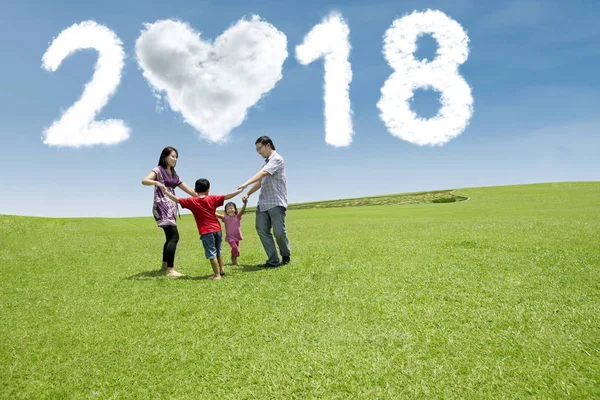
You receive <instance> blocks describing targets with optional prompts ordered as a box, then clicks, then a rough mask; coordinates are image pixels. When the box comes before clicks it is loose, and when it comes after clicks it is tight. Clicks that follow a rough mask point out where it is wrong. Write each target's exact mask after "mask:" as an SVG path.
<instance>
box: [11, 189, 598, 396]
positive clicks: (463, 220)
mask: <svg viewBox="0 0 600 400" xmlns="http://www.w3.org/2000/svg"><path fill="white" fill-rule="evenodd" d="M455 194H456V195H459V196H464V197H468V200H466V201H457V202H452V203H440V204H435V203H431V202H423V203H416V204H415V203H413V204H404V203H402V202H399V203H400V204H395V203H394V202H393V201H387V200H386V202H384V203H381V201H378V200H377V198H374V199H375V200H373V202H371V203H370V202H369V200H367V199H362V200H360V201H348V202H349V203H353V204H363V205H360V206H358V205H357V206H353V207H334V208H317V207H313V208H308V207H307V206H306V205H304V206H303V207H299V208H298V209H294V208H293V207H292V209H291V210H290V211H289V212H288V218H287V221H288V233H289V236H290V241H291V244H292V263H291V264H290V265H287V266H284V267H281V268H277V269H273V270H263V269H259V268H257V267H255V265H256V264H258V263H262V262H264V261H265V255H264V253H263V250H262V247H261V245H260V243H259V240H258V238H257V236H256V233H255V232H254V215H253V214H252V213H250V214H248V215H247V216H246V217H245V218H244V219H243V225H242V229H243V232H244V236H245V240H244V241H243V242H242V243H241V252H242V255H241V257H240V263H241V265H239V266H236V267H230V266H226V270H227V272H228V273H227V276H226V277H225V278H224V279H222V280H221V281H209V280H207V279H206V278H207V277H208V276H209V275H210V273H211V269H210V266H209V263H208V261H207V260H206V259H205V258H204V256H203V252H202V246H201V243H200V241H199V239H198V235H197V232H196V228H195V224H194V222H193V218H192V217H191V215H185V216H183V217H182V220H181V221H180V223H179V229H180V235H181V239H180V242H179V247H178V250H177V257H176V266H177V267H178V270H180V271H181V272H182V273H184V274H186V275H187V277H186V278H179V279H177V278H167V277H164V276H160V275H158V274H157V273H156V271H157V270H158V268H159V267H160V264H161V260H160V254H161V250H162V244H163V242H164V238H163V235H162V231H161V230H160V229H158V228H157V227H156V225H155V223H154V220H153V219H152V218H151V217H148V218H129V219H92V218H90V219H49V218H30V217H15V216H0V263H1V265H2V279H1V280H0V282H1V283H0V287H1V292H0V293H1V294H0V300H1V305H2V313H1V315H0V377H1V378H0V398H6V399H21V398H28V399H44V398H48V399H63V398H72V399H88V398H89V399H179V398H182V399H204V398H218V399H223V398H231V399H255V398H256V399H263V398H269V399H280V398H298V399H310V398H331V399H341V398H349V399H353V398H390V399H397V398H408V399H412V398H426V399H431V398H443V399H446V398H482V399H490V398H495V399H517V398H518V399H521V398H540V399H578V398H584V399H592V398H600V317H599V316H600V243H599V239H600V182H587V183H553V184H538V185H521V186H505V187H488V188H474V189H459V190H456V191H455ZM445 195H447V194H445ZM392 197H393V196H392ZM236 200H238V203H239V199H236ZM365 204H380V205H365ZM150 207H151V199H150V198H149V209H150ZM224 248H225V249H226V250H227V249H228V247H227V245H225V246H224Z"/></svg>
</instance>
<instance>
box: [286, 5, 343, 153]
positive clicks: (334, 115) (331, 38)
mask: <svg viewBox="0 0 600 400" xmlns="http://www.w3.org/2000/svg"><path fill="white" fill-rule="evenodd" d="M349 33H350V29H349V28H348V25H347V24H346V22H345V21H344V19H343V18H342V16H341V15H339V14H338V13H332V14H331V15H330V16H329V17H328V18H325V19H324V20H323V22H322V23H320V24H318V25H315V26H314V27H313V28H312V29H311V31H310V32H308V34H307V35H306V37H305V38H304V42H303V43H302V44H301V45H298V46H296V58H297V59H298V61H300V63H301V64H303V65H307V64H310V63H312V62H313V61H315V60H317V59H318V58H321V57H323V58H324V59H325V96H324V97H325V142H327V143H328V144H330V145H333V146H348V145H349V144H350V142H351V141H352V135H353V134H354V132H353V129H352V110H351V109H350V96H349V94H348V91H349V86H350V81H352V69H351V68H350V62H349V61H348V57H349V55H350V41H349V39H348V36H349Z"/></svg>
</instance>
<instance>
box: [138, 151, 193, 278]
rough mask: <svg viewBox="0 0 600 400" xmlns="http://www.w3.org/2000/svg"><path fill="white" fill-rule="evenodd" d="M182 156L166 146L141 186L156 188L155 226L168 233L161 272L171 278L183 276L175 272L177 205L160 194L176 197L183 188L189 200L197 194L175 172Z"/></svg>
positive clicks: (177, 236)
mask: <svg viewBox="0 0 600 400" xmlns="http://www.w3.org/2000/svg"><path fill="white" fill-rule="evenodd" d="M178 158H179V152H178V151H177V149H175V148H174V147H171V146H167V147H165V148H164V149H163V151H162V152H161V153H160V157H159V159H158V165H157V166H156V167H155V168H153V169H152V171H151V172H150V173H149V174H148V176H146V177H145V178H144V179H142V185H145V186H155V188H154V204H153V206H152V214H153V215H154V219H155V220H156V224H157V225H158V226H159V227H160V228H162V229H163V230H164V232H165V239H166V241H165V244H164V246H163V255H162V268H161V271H162V272H166V273H167V275H168V276H183V274H180V273H179V272H177V271H175V268H174V265H173V264H174V262H175V250H177V242H179V232H178V231H177V220H176V217H177V213H178V211H179V210H178V208H177V203H175V202H173V201H172V200H171V199H169V198H168V197H167V196H166V195H165V194H164V193H163V191H162V190H161V188H162V187H165V188H166V189H167V190H168V191H169V192H170V193H172V194H173V195H174V194H175V187H178V188H180V189H181V190H183V191H184V192H186V193H187V194H189V195H190V196H194V197H195V196H197V194H196V193H195V192H194V191H193V190H192V189H191V188H189V187H188V186H187V185H186V184H185V183H183V182H182V181H181V179H179V176H178V175H177V173H176V172H175V165H177V159H178Z"/></svg>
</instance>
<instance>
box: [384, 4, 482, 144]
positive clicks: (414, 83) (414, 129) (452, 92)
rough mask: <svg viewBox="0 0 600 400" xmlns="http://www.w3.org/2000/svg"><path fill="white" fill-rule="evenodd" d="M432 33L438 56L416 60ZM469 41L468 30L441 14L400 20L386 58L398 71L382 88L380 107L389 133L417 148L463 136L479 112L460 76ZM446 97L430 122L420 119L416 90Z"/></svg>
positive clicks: (387, 40)
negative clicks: (420, 43) (414, 104)
mask: <svg viewBox="0 0 600 400" xmlns="http://www.w3.org/2000/svg"><path fill="white" fill-rule="evenodd" d="M425 33H430V34H431V35H432V36H433V37H434V39H436V41H437V42H438V50H437V54H436V57H435V58H434V59H433V60H431V61H428V60H426V59H425V60H423V61H418V60H416V59H415V57H414V53H415V51H416V49H417V46H416V41H417V38H418V37H419V35H421V34H425ZM468 42H469V38H468V36H467V34H466V33H465V31H464V30H463V28H462V26H461V25H460V24H459V23H458V22H456V21H454V20H453V19H451V18H449V17H448V16H446V14H444V13H443V12H441V11H437V10H436V11H433V10H427V11H425V12H413V13H412V14H410V15H407V16H405V17H402V18H400V19H397V20H396V21H394V23H393V24H392V26H391V27H390V28H389V29H388V30H387V31H386V33H385V37H384V55H385V59H386V60H387V61H388V63H389V64H390V66H391V67H392V68H393V70H394V73H393V74H392V75H391V76H390V77H389V78H388V79H387V80H386V81H385V83H384V85H383V87H382V88H381V99H380V100H379V102H378V103H377V107H378V108H379V110H380V111H381V113H380V117H381V119H382V120H383V122H384V123H385V126H386V127H387V129H388V131H389V132H390V133H391V134H392V135H394V136H397V137H399V138H401V139H403V140H406V141H408V142H410V143H414V144H417V145H421V146H423V145H443V144H445V143H446V142H448V141H449V140H451V139H452V138H454V137H456V136H458V135H460V134H461V133H462V132H463V131H464V129H465V128H466V126H467V124H468V123H469V120H470V119H471V116H472V114H473V107H472V104H473V97H472V95H471V88H470V87H469V85H468V84H467V83H466V81H465V79H464V78H463V77H462V76H461V75H460V74H459V73H458V66H459V65H461V64H462V63H464V62H465V61H466V59H467V57H468V54H469V49H468ZM419 88H423V89H435V90H437V91H439V92H440V93H441V96H440V102H441V103H442V107H441V109H440V111H439V112H438V114H437V115H436V116H435V117H433V118H429V119H423V118H420V117H418V116H417V115H416V114H415V112H414V111H412V110H411V109H410V105H409V100H411V99H412V98H413V96H414V91H415V89H419Z"/></svg>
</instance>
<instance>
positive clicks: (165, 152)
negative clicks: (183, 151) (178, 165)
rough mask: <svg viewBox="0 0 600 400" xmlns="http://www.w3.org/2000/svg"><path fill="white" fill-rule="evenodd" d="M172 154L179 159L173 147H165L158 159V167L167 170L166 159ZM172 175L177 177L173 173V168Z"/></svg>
mask: <svg viewBox="0 0 600 400" xmlns="http://www.w3.org/2000/svg"><path fill="white" fill-rule="evenodd" d="M172 152H175V154H177V158H179V152H178V151H177V149H176V148H175V147H171V146H167V147H165V148H164V149H163V151H162V152H161V153H160V158H159V159H158V165H160V166H161V167H163V168H164V169H167V170H168V168H167V161H166V158H167V157H168V156H169V154H171V153H172ZM173 175H177V173H176V172H175V168H173Z"/></svg>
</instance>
